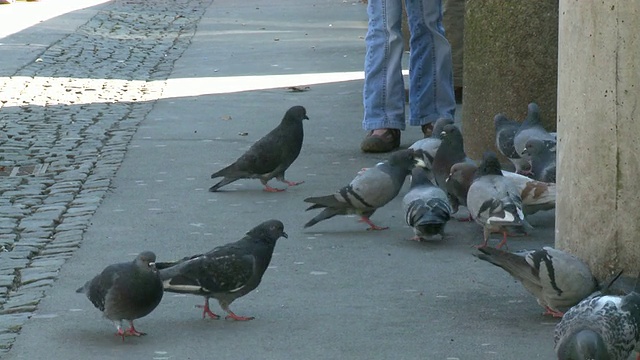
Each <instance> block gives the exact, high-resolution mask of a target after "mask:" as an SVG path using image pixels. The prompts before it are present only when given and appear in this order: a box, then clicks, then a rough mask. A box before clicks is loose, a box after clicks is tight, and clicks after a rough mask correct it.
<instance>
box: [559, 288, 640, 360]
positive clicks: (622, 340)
mask: <svg viewBox="0 0 640 360" xmlns="http://www.w3.org/2000/svg"><path fill="white" fill-rule="evenodd" d="M554 340H555V351H556V354H557V356H558V359H559V360H573V359H598V360H600V359H603V360H627V359H628V358H629V355H631V353H632V352H633V351H634V348H635V350H636V353H637V354H636V359H637V358H639V357H640V353H638V350H639V348H640V343H639V340H640V276H638V279H637V281H636V286H635V288H634V290H633V291H632V292H631V293H629V294H628V295H625V296H617V295H608V294H607V292H606V291H604V292H601V293H596V294H594V295H593V296H590V297H588V298H586V299H584V300H582V301H581V302H580V303H579V304H578V305H576V306H574V307H572V308H571V309H570V310H569V311H567V313H566V314H564V316H563V317H562V320H561V321H560V322H559V323H558V325H556V328H555V332H554Z"/></svg>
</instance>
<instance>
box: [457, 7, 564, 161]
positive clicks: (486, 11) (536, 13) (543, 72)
mask: <svg viewBox="0 0 640 360" xmlns="http://www.w3.org/2000/svg"><path fill="white" fill-rule="evenodd" d="M465 7H466V8H465V10H466V14H465V25H464V60H463V61H464V69H463V73H464V75H463V76H464V85H463V94H464V99H463V107H462V124H463V135H464V136H465V150H466V152H467V155H469V156H470V157H472V158H474V159H480V158H481V157H482V154H483V153H484V151H486V150H489V149H491V150H494V151H495V131H494V126H493V117H494V116H495V114H497V113H505V114H506V115H507V116H509V117H512V118H516V119H518V120H522V119H524V117H525V115H526V113H527V104H528V103H529V102H531V101H535V102H536V103H538V105H539V106H540V115H541V118H542V120H543V122H544V124H545V127H546V128H547V130H549V131H555V127H556V126H555V122H556V100H557V51H558V46H557V45H558V0H537V1H522V0H467V2H466V5H465Z"/></svg>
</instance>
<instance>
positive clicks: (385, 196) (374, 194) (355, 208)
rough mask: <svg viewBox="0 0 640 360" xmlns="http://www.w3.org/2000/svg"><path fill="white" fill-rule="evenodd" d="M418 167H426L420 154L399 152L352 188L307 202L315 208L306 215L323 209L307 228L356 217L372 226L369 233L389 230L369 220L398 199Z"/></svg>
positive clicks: (360, 176) (356, 180)
mask: <svg viewBox="0 0 640 360" xmlns="http://www.w3.org/2000/svg"><path fill="white" fill-rule="evenodd" d="M416 165H417V166H420V167H424V160H423V155H422V151H421V150H416V151H414V150H412V149H405V150H398V151H396V152H393V153H392V154H391V155H390V156H389V159H388V160H386V161H384V162H381V163H378V164H376V166H374V167H371V168H367V169H366V170H364V171H361V172H360V173H358V175H356V177H355V178H354V179H353V180H351V183H349V185H347V186H345V187H343V188H341V189H340V190H338V191H337V192H336V193H334V194H332V195H326V196H317V197H309V198H306V199H304V201H305V202H308V203H312V204H313V205H311V206H310V207H309V208H307V211H309V210H312V209H320V208H324V209H323V210H322V212H321V213H320V214H318V215H316V216H315V217H314V218H313V219H311V220H309V222H307V223H306V224H305V225H304V227H305V228H308V227H310V226H313V225H315V224H317V223H318V222H320V221H322V220H326V219H329V218H332V217H334V216H336V215H349V214H356V215H359V216H360V217H361V220H360V221H362V222H365V223H367V224H368V225H369V228H368V230H385V229H387V227H380V226H377V225H375V224H374V223H373V222H371V220H369V218H370V217H371V215H373V213H374V212H375V211H376V210H377V209H378V208H380V207H382V206H384V205H386V204H387V203H388V202H389V201H391V200H393V198H395V197H396V196H397V195H398V193H399V192H400V189H401V188H402V185H403V184H404V180H405V178H406V177H407V175H409V173H410V172H411V170H412V169H413V168H414V167H415V166H416Z"/></svg>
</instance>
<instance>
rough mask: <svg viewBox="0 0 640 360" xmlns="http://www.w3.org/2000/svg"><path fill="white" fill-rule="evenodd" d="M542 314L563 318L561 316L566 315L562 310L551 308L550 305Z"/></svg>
mask: <svg viewBox="0 0 640 360" xmlns="http://www.w3.org/2000/svg"><path fill="white" fill-rule="evenodd" d="M542 315H551V316H553V317H554V318H561V317H563V316H564V313H563V312H560V311H556V310H553V309H552V308H550V307H548V306H545V307H544V312H543V313H542Z"/></svg>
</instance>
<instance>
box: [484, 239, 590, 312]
mask: <svg viewBox="0 0 640 360" xmlns="http://www.w3.org/2000/svg"><path fill="white" fill-rule="evenodd" d="M478 250H480V252H481V253H480V254H477V255H476V256H477V257H478V258H479V259H482V260H484V261H488V262H490V263H492V264H493V265H496V266H499V267H501V268H502V269H504V270H505V271H506V272H508V273H509V274H510V275H511V276H513V277H514V278H515V279H516V280H518V281H520V282H521V283H522V285H523V286H524V287H525V289H527V291H529V292H530V293H531V294H532V295H533V296H535V298H536V300H537V301H538V304H540V306H542V307H543V308H544V309H545V312H544V314H543V315H552V316H553V317H562V315H563V312H564V311H567V310H568V309H569V308H570V307H572V306H574V305H575V304H577V303H579V302H580V301H582V300H583V299H585V298H586V297H587V296H589V295H590V294H592V293H593V292H594V291H596V290H597V288H598V283H597V281H596V279H595V278H594V277H593V274H591V270H589V267H588V266H587V264H585V263H584V261H582V260H580V259H578V258H577V257H575V256H573V255H571V254H568V253H566V252H564V251H562V250H557V249H554V248H552V247H548V246H545V247H543V248H542V249H539V250H534V251H527V252H523V253H517V254H516V253H511V252H508V251H503V250H498V249H494V248H491V247H486V248H479V249H478Z"/></svg>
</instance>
